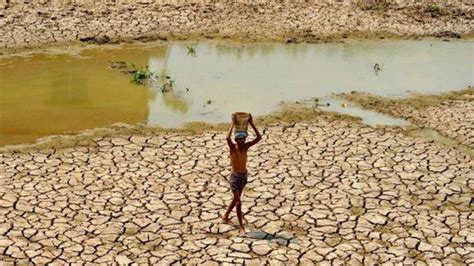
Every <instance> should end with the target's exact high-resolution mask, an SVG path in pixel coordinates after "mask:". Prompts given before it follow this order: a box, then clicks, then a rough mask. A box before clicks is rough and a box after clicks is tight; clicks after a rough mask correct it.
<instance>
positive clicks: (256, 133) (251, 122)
mask: <svg viewBox="0 0 474 266" xmlns="http://www.w3.org/2000/svg"><path fill="white" fill-rule="evenodd" d="M249 124H250V126H252V129H253V131H254V132H255V135H257V136H256V138H255V139H254V140H252V141H250V142H249V143H248V145H249V147H252V146H253V145H255V144H257V143H258V142H259V141H260V140H261V139H262V134H260V131H258V129H257V127H255V124H254V123H253V118H252V114H250V118H249Z"/></svg>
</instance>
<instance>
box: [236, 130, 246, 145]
mask: <svg viewBox="0 0 474 266" xmlns="http://www.w3.org/2000/svg"><path fill="white" fill-rule="evenodd" d="M246 139H247V133H246V132H237V133H235V136H234V140H235V142H237V145H239V146H241V145H243V144H245V140H246Z"/></svg>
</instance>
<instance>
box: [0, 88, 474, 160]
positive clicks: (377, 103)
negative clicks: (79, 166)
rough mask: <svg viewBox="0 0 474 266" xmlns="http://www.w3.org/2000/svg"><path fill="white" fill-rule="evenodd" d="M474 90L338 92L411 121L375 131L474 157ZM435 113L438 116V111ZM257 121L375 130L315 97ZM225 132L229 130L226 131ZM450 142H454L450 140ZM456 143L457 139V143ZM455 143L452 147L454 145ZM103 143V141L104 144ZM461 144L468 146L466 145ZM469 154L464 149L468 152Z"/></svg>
mask: <svg viewBox="0 0 474 266" xmlns="http://www.w3.org/2000/svg"><path fill="white" fill-rule="evenodd" d="M473 93H474V89H473V88H472V87H468V88H466V89H464V90H461V91H454V92H449V93H444V94H436V95H426V94H419V95H414V96H411V97H407V98H397V99H390V98H384V97H379V96H374V95H370V94H367V93H362V92H353V93H350V94H337V95H335V96H337V97H339V98H341V99H344V100H346V101H350V102H352V103H355V104H357V105H359V106H361V107H362V108H364V109H370V110H375V111H377V112H380V113H384V114H388V115H391V116H393V117H398V118H402V119H406V120H407V121H409V122H410V123H411V124H410V125H407V126H403V127H402V126H376V127H375V129H376V130H377V131H380V132H385V133H396V134H403V135H405V136H408V137H416V138H421V139H425V141H434V142H437V141H436V137H433V136H434V135H433V134H434V133H436V132H428V131H429V130H436V131H437V132H438V133H439V134H441V136H439V138H438V139H440V138H441V137H444V138H445V139H444V140H441V141H438V143H439V144H443V145H445V148H446V147H447V148H450V149H451V148H453V149H455V150H459V151H461V152H463V153H464V154H467V155H469V156H472V154H473V152H474V149H473V148H474V133H473V131H472V130H470V128H471V127H472V125H473V124H474V117H473V116H472V113H474V112H473V111H474V100H473V99H474V97H473ZM433 114H435V115H433ZM255 121H256V124H258V126H259V127H260V128H262V129H263V131H264V132H265V131H266V130H269V129H271V128H274V127H281V128H282V130H283V132H284V131H285V130H286V129H289V128H293V127H295V126H297V125H299V124H301V123H312V124H315V125H318V127H322V128H329V127H328V123H329V124H331V123H333V122H337V121H340V122H344V123H345V124H347V125H348V126H349V127H351V128H358V129H360V130H364V128H374V127H370V126H367V125H364V124H363V123H362V119H361V118H359V117H354V116H350V115H345V114H341V113H336V112H329V111H326V110H325V108H324V107H314V106H312V104H311V101H302V102H296V103H282V104H281V105H280V108H279V110H278V111H275V112H272V113H270V114H268V115H263V116H259V117H256V118H255ZM227 128H228V123H206V122H190V123H186V124H185V125H184V126H183V127H181V128H162V127H159V126H149V125H144V124H137V125H129V124H124V123H116V124H114V125H112V126H110V127H106V128H96V129H91V130H84V131H80V132H71V133H70V134H63V135H55V136H49V137H44V138H41V139H39V140H37V141H36V142H35V143H30V144H20V145H7V146H4V147H0V153H2V152H4V153H9V152H30V151H38V150H42V149H62V148H68V147H89V146H92V147H93V146H97V145H98V141H100V140H101V139H103V138H113V137H115V136H122V137H126V138H128V139H130V138H132V137H140V138H141V137H153V136H161V135H163V136H168V137H176V138H187V136H190V135H194V136H200V135H203V134H210V133H212V134H216V133H219V134H220V132H224V131H225V130H226V129H227ZM222 134H223V133H222ZM448 138H449V139H450V141H449V139H448ZM450 143H454V145H451V144H450ZM448 144H449V145H448ZM99 146H100V145H99ZM460 146H462V147H461V148H460ZM466 150H467V151H468V152H464V151H466Z"/></svg>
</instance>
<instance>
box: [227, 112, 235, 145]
mask: <svg viewBox="0 0 474 266" xmlns="http://www.w3.org/2000/svg"><path fill="white" fill-rule="evenodd" d="M234 126H235V116H234V114H232V124H231V125H230V127H229V132H227V137H226V140H227V145H229V148H230V149H233V148H234V147H235V145H234V143H233V142H232V138H231V136H232V130H234Z"/></svg>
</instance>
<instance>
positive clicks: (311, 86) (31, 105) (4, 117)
mask: <svg viewBox="0 0 474 266" xmlns="http://www.w3.org/2000/svg"><path fill="white" fill-rule="evenodd" d="M189 44H190V43H173V44H170V45H166V46H164V45H160V44H147V45H123V46H113V47H100V48H98V47H92V48H81V49H79V48H78V47H72V48H68V49H66V50H67V52H65V51H66V50H62V51H59V52H58V51H46V52H44V53H33V54H29V55H22V56H3V57H0V145H5V144H15V143H23V142H30V141H33V140H35V139H37V138H39V137H43V136H48V135H54V134H61V133H64V132H71V131H78V130H82V129H88V128H95V127H101V126H108V125H111V124H113V123H116V122H125V123H131V124H134V123H147V124H152V125H160V126H164V127H176V126H180V125H182V124H183V123H185V122H189V121H207V122H219V121H227V120H228V119H229V116H230V113H232V112H234V111H249V112H252V113H254V114H256V115H263V114H267V113H270V112H272V111H274V110H275V109H276V108H277V107H278V104H279V103H280V102H282V101H301V100H304V99H309V98H312V97H321V98H324V97H327V96H329V95H330V94H332V93H340V92H349V91H352V90H361V91H367V92H371V93H375V94H378V95H385V96H403V95H405V94H407V93H408V92H409V91H414V92H423V93H439V92H443V91H448V90H453V89H462V88H465V87H466V86H468V85H472V84H473V79H474V69H473V60H472V59H473V51H474V42H472V41H457V42H440V41H430V40H425V41H379V42H353V43H349V44H297V45H294V44H292V45H284V44H257V45H255V44H252V45H248V44H240V43H227V42H226V43H222V42H202V43H198V44H197V48H196V56H191V55H188V54H187V48H186V46H187V45H189ZM115 60H121V61H126V62H130V63H134V64H135V65H137V66H145V65H149V67H150V69H151V70H153V71H156V72H158V73H159V75H161V76H162V77H163V76H169V77H171V79H173V80H174V81H175V88H174V91H173V92H170V93H166V94H163V93H161V90H160V88H159V86H156V85H153V86H151V85H150V86H140V85H135V84H133V83H131V82H130V78H129V77H128V76H126V75H124V74H122V73H119V72H117V71H114V70H111V69H109V68H108V66H109V61H115ZM375 64H379V66H380V68H381V70H380V71H378V72H376V71H374V68H373V66H374V65H375ZM339 109H340V110H339V111H342V112H346V113H351V112H352V111H351V110H350V109H349V111H346V110H345V108H339ZM359 115H361V116H362V115H363V114H359ZM384 121H388V118H387V119H385V118H384V117H380V116H378V117H377V119H376V121H375V122H374V123H373V124H379V123H382V124H383V123H384ZM388 124H390V123H388Z"/></svg>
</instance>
